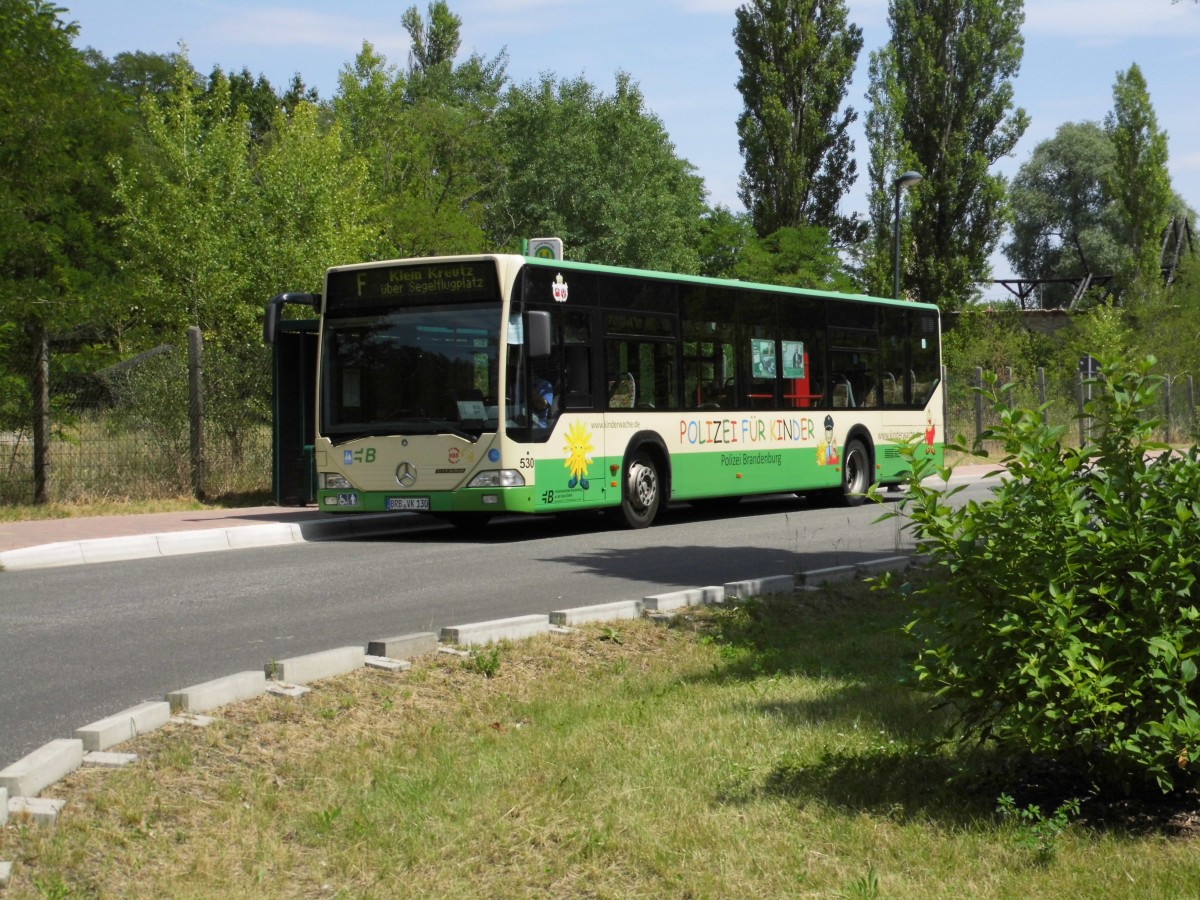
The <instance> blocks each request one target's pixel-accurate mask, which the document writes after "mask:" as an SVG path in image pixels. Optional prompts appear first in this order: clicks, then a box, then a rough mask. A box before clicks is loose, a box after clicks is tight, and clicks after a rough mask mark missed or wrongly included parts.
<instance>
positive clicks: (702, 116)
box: [59, 0, 1200, 278]
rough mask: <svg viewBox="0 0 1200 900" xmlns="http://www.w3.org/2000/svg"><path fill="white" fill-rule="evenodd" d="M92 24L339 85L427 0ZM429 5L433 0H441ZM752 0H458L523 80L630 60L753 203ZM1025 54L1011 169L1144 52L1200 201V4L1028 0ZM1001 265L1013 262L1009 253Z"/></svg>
mask: <svg viewBox="0 0 1200 900" xmlns="http://www.w3.org/2000/svg"><path fill="white" fill-rule="evenodd" d="M59 2H60V3H61V5H63V6H65V7H66V8H67V12H66V13H64V18H66V19H68V20H73V21H75V22H77V23H78V24H79V27H80V35H79V38H78V41H77V43H78V45H79V46H80V47H86V46H91V47H95V48H96V49H97V50H100V51H101V52H103V53H104V54H106V55H107V56H113V55H115V54H116V53H119V52H121V51H124V50H141V51H146V52H159V53H166V52H170V51H173V50H175V49H177V48H178V46H179V44H180V42H183V43H184V44H186V46H187V51H188V55H189V57H190V58H191V61H192V64H193V65H194V66H195V67H196V68H197V69H199V70H200V71H201V72H205V73H207V72H208V71H210V70H211V69H212V67H213V66H216V65H220V66H221V67H223V68H224V69H225V70H226V71H240V70H241V69H242V68H243V67H246V68H249V69H250V71H251V72H252V73H254V74H255V75H258V74H260V73H261V74H263V75H265V76H266V77H267V78H268V79H270V81H271V82H272V83H273V84H274V85H275V86H276V87H277V88H282V87H286V85H287V83H288V82H289V81H290V79H291V76H292V74H293V73H295V72H299V73H300V74H301V75H302V77H303V78H304V81H305V83H306V84H308V85H309V86H310V87H316V88H317V89H318V90H319V91H320V94H321V96H322V97H323V98H329V97H331V96H333V94H334V93H335V92H336V90H337V78H338V72H339V71H340V70H341V69H342V67H343V66H345V65H346V64H347V63H349V62H351V61H352V60H353V59H354V56H355V55H356V54H357V52H358V51H359V49H360V48H361V46H362V42H363V41H364V40H368V41H370V42H371V43H372V44H373V45H374V47H375V48H376V50H377V51H379V52H381V53H382V54H383V55H384V56H386V57H387V58H388V60H389V62H391V63H393V64H395V65H398V66H403V65H405V64H406V62H407V57H408V35H407V34H406V32H405V31H404V29H403V27H402V26H401V24H400V17H401V14H402V11H403V10H404V9H405V8H406V7H408V6H410V5H414V3H413V0H387V2H384V0H338V2H332V0H323V2H322V0H237V2H234V0H120V2H117V0H59ZM415 5H417V6H418V8H420V9H421V11H422V12H424V11H425V9H426V7H427V5H428V0H417V2H416V3H415ZM738 5H739V0H640V2H635V0H450V7H451V9H452V10H453V11H454V12H455V13H456V14H457V15H459V16H460V17H461V18H462V20H463V28H462V37H463V50H464V51H465V52H468V53H469V52H479V53H481V54H483V55H484V56H488V57H491V56H494V55H496V53H498V52H499V51H500V50H501V49H502V48H507V50H508V55H509V64H508V73H509V76H510V77H511V78H512V79H513V80H514V81H517V82H525V81H530V80H534V79H537V78H538V76H539V75H540V74H542V73H545V72H550V73H553V74H555V75H556V76H558V77H575V76H579V75H583V76H584V77H586V78H587V79H588V80H590V81H591V82H592V83H594V84H596V85H597V86H598V87H600V88H601V89H602V90H604V91H606V92H609V91H611V90H612V87H613V83H614V74H615V73H616V72H617V71H625V72H628V73H629V74H630V75H631V76H632V78H633V80H634V81H636V82H637V83H638V84H639V85H640V87H641V89H642V92H643V93H644V95H645V97H646V103H647V106H648V108H649V109H650V110H651V111H652V112H653V113H654V114H655V115H657V116H658V117H659V118H660V119H661V120H662V121H663V124H664V126H665V127H666V130H667V132H668V133H669V134H670V136H671V139H672V141H673V142H674V143H675V146H676V150H677V152H678V153H679V155H680V156H682V157H684V158H686V159H687V160H689V161H690V162H691V163H692V164H693V165H694V166H696V169H697V171H698V172H699V174H700V175H701V176H702V177H703V178H704V180H705V184H706V185H707V187H708V191H709V202H710V203H714V204H715V203H722V204H724V205H726V206H729V207H731V208H733V209H741V203H740V202H739V201H738V198H737V181H738V176H739V174H740V172H741V165H742V160H741V156H740V154H739V152H738V144H737V130H736V121H737V116H738V114H739V113H740V112H741V108H742V107H741V96H740V95H739V94H738V92H737V89H736V87H735V83H736V81H737V77H738V64H737V59H736V56H735V54H734V46H733V37H732V31H733V26H734V10H735V9H736V8H737V7H738ZM847 5H848V8H849V11H850V19H851V21H853V22H855V23H857V24H858V25H859V26H861V27H862V29H863V32H864V35H863V36H864V46H863V52H862V54H861V57H860V60H859V66H858V72H857V74H856V77H855V80H854V83H853V84H852V86H851V89H850V92H849V95H848V97H847V102H848V103H849V104H850V105H852V106H853V107H854V108H855V109H856V110H858V111H859V113H860V117H861V114H863V113H865V111H866V107H867V103H866V99H865V93H866V89H867V74H866V70H867V59H868V54H869V51H871V50H873V49H875V48H877V47H879V46H881V45H882V44H883V43H885V42H886V40H887V38H888V31H887V20H886V16H887V2H886V0H848V4H847ZM1023 32H1024V35H1025V57H1024V62H1023V64H1022V68H1021V74H1020V76H1019V77H1018V78H1017V80H1016V83H1015V86H1016V100H1017V103H1018V105H1020V106H1022V107H1024V108H1025V110H1026V111H1027V112H1028V113H1029V115H1030V118H1031V125H1030V128H1029V130H1028V131H1027V132H1026V133H1025V137H1024V138H1023V139H1022V140H1021V142H1020V143H1019V144H1018V146H1017V149H1016V153H1015V154H1014V156H1013V157H1012V158H1011V159H1007V160H1004V161H1003V162H1002V163H1001V164H1000V166H999V169H1000V171H1002V172H1004V173H1005V174H1008V175H1010V176H1011V175H1012V174H1014V173H1015V172H1016V171H1017V168H1018V167H1019V166H1020V164H1021V163H1022V162H1024V161H1025V160H1027V159H1028V158H1029V155H1030V153H1031V152H1032V150H1033V148H1034V147H1035V146H1036V145H1037V143H1038V142H1039V141H1041V140H1044V139H1045V138H1048V137H1051V136H1053V134H1054V132H1055V130H1056V129H1057V128H1058V126H1059V125H1061V124H1062V123H1064V122H1078V121H1084V120H1092V121H1102V120H1103V118H1104V116H1105V114H1106V113H1107V112H1108V111H1109V110H1110V109H1111V107H1112V86H1113V82H1114V81H1115V79H1116V75H1117V73H1118V72H1119V71H1125V70H1126V69H1128V67H1129V66H1130V64H1132V63H1134V62H1136V63H1137V64H1138V65H1139V66H1140V67H1141V69H1142V72H1143V74H1144V75H1145V76H1146V80H1147V82H1148V84H1149V88H1150V96H1151V100H1152V102H1153V104H1154V108H1155V111H1156V112H1157V114H1158V120H1159V126H1160V127H1161V128H1163V129H1164V130H1166V131H1167V133H1168V138H1169V146H1170V163H1169V165H1170V169H1171V176H1172V181H1173V184H1174V187H1175V190H1176V191H1178V192H1179V193H1180V194H1181V195H1182V196H1183V198H1184V199H1185V200H1186V201H1187V202H1188V203H1189V204H1190V205H1191V206H1192V207H1193V208H1197V209H1200V117H1198V116H1196V114H1195V112H1194V105H1193V96H1194V94H1195V91H1196V89H1195V81H1196V75H1197V72H1196V66H1197V62H1198V61H1200V4H1196V3H1193V2H1191V0H1182V2H1180V3H1178V4H1173V3H1172V2H1171V0H1026V17H1025V27H1024V29H1023ZM855 143H856V145H857V153H858V156H859V167H860V170H861V173H862V174H861V175H860V179H859V182H858V183H857V184H856V185H855V187H854V188H853V189H852V190H851V193H850V195H849V196H848V197H847V200H846V205H847V207H848V208H849V209H860V210H861V209H864V208H865V206H866V202H865V191H866V185H865V175H866V163H865V152H866V142H865V139H864V138H863V136H862V131H861V121H860V122H859V128H858V130H857V131H856V133H855ZM993 269H994V271H993V275H994V276H995V277H998V278H1000V277H1007V276H1009V275H1011V272H1009V271H1008V263H1007V261H1006V260H1004V259H1003V257H1002V256H1000V255H999V254H996V255H995V256H994V257H993Z"/></svg>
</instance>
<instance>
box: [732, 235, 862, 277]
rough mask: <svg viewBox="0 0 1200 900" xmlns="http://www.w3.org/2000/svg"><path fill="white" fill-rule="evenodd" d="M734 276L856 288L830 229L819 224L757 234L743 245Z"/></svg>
mask: <svg viewBox="0 0 1200 900" xmlns="http://www.w3.org/2000/svg"><path fill="white" fill-rule="evenodd" d="M732 274H733V277H735V278H740V279H742V280H743V281H758V282H762V283H764V284H783V285H789V286H791V287H805V288H819V289H821V290H827V291H846V292H850V291H855V290H856V283H855V281H854V279H853V278H851V277H850V276H849V275H848V274H847V273H846V272H845V270H844V268H843V266H842V261H841V258H840V256H839V255H838V253H837V250H836V248H835V247H834V246H833V243H832V242H831V240H830V236H829V232H828V231H827V230H826V229H824V228H819V227H817V226H816V225H808V226H805V227H803V228H780V229H779V230H778V231H776V232H775V233H773V234H769V235H767V236H766V237H765V238H759V237H755V238H753V239H752V240H750V241H748V242H747V244H746V246H745V247H744V248H743V250H742V253H741V255H740V258H739V259H738V262H737V265H736V266H735V267H734V269H733V273H732Z"/></svg>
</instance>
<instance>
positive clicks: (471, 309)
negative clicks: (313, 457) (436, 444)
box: [321, 302, 502, 440]
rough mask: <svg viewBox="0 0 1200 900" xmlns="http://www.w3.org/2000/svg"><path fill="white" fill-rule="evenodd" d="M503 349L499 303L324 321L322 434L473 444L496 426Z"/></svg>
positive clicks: (424, 307) (350, 437) (336, 437)
mask: <svg viewBox="0 0 1200 900" xmlns="http://www.w3.org/2000/svg"><path fill="white" fill-rule="evenodd" d="M501 346H502V342H501V340H500V304H499V303H498V302H496V303H479V304H461V305H454V306H450V307H431V306H421V307H412V308H405V309H393V310H391V311H389V312H387V313H385V314H383V315H368V316H353V317H347V318H337V319H326V321H325V333H324V343H323V348H324V355H323V359H322V367H323V371H324V373H325V374H324V376H323V378H322V389H323V397H322V403H321V410H322V415H321V418H322V423H321V424H322V429H321V430H322V432H323V433H324V434H326V435H329V436H330V437H333V438H334V439H344V440H350V439H352V438H354V437H360V436H365V435H379V434H435V433H450V434H457V435H459V436H460V437H464V438H467V439H469V440H477V439H478V438H479V436H480V435H481V434H483V433H485V432H494V431H495V430H496V427H497V414H498V402H499V400H498V398H499V391H498V377H499V375H498V373H499V360H500V348H501Z"/></svg>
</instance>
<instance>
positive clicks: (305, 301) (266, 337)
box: [263, 291, 321, 345]
mask: <svg viewBox="0 0 1200 900" xmlns="http://www.w3.org/2000/svg"><path fill="white" fill-rule="evenodd" d="M287 303H299V304H302V305H304V306H311V307H312V308H313V311H314V312H317V313H319V312H320V311H321V295H320V294H302V293H299V292H297V291H292V292H289V293H286V294H276V295H275V296H274V297H272V298H271V301H270V302H269V303H268V304H267V311H266V313H265V314H264V315H263V343H264V344H268V345H270V344H274V343H275V332H276V331H278V330H279V321H280V320H281V319H282V318H283V307H284V304H287Z"/></svg>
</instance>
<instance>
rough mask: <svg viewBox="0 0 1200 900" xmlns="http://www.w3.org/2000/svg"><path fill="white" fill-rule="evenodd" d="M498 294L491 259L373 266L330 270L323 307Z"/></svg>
mask: <svg viewBox="0 0 1200 900" xmlns="http://www.w3.org/2000/svg"><path fill="white" fill-rule="evenodd" d="M498 296H499V292H498V287H497V283H496V264H495V263H494V262H492V261H491V260H475V261H470V262H448V263H432V264H427V265H406V266H374V267H371V268H359V269H355V270H353V271H346V272H330V273H329V284H328V286H327V290H326V298H325V308H326V310H347V309H363V308H373V307H380V306H397V305H406V304H410V303H415V304H426V303H438V302H441V301H445V300H450V301H471V300H494V299H496V298H497V297H498Z"/></svg>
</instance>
